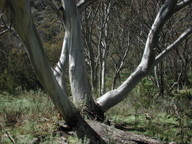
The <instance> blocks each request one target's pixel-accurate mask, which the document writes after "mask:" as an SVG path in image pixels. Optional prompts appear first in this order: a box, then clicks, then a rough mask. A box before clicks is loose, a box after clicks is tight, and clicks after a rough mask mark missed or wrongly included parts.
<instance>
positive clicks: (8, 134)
mask: <svg viewBox="0 0 192 144" xmlns="http://www.w3.org/2000/svg"><path fill="white" fill-rule="evenodd" d="M5 133H6V135H7V137H8V138H9V139H10V141H11V142H12V143H13V144H16V142H15V140H14V139H13V137H12V136H11V134H10V133H9V132H8V131H5Z"/></svg>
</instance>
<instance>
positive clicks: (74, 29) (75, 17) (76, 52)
mask: <svg viewBox="0 0 192 144" xmlns="http://www.w3.org/2000/svg"><path fill="white" fill-rule="evenodd" d="M62 3H63V7H64V13H65V35H66V37H68V47H69V76H70V85H71V92H72V96H73V100H74V103H75V104H76V106H77V107H79V106H80V107H81V106H84V105H86V106H88V107H89V108H90V109H93V107H94V101H93V99H92V96H91V88H90V84H89V81H88V75H87V71H86V65H85V58H84V54H83V45H82V34H81V25H80V18H79V12H78V9H77V7H76V4H75V1H74V0H71V1H70V0H62Z"/></svg>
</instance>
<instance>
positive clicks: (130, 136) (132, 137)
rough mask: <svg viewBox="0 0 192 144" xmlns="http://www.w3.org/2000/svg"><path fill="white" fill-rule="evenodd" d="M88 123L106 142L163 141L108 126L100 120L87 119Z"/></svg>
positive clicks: (156, 143)
mask: <svg viewBox="0 0 192 144" xmlns="http://www.w3.org/2000/svg"><path fill="white" fill-rule="evenodd" d="M87 123H88V124H89V125H90V126H91V127H92V128H93V129H94V130H95V131H96V132H97V133H98V134H99V135H100V136H101V137H102V138H103V139H104V140H105V141H106V143H116V144H160V143H161V142H160V141H158V140H155V139H153V138H150V137H147V136H144V135H140V134H135V133H132V132H125V131H122V130H119V129H117V128H115V127H111V126H108V125H106V124H104V123H100V122H98V121H93V120H87Z"/></svg>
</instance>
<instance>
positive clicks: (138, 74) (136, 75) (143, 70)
mask: <svg viewBox="0 0 192 144" xmlns="http://www.w3.org/2000/svg"><path fill="white" fill-rule="evenodd" d="M176 8H177V1H175V0H169V1H167V2H166V3H165V4H164V5H163V6H162V7H161V9H160V10H159V12H158V14H157V16H156V19H155V21H154V23H153V25H152V27H151V30H150V32H149V34H148V37H147V41H146V44H145V49H144V53H143V57H142V60H141V62H140V64H139V65H138V67H137V68H136V70H135V71H134V72H133V73H132V74H131V75H130V76H129V77H128V78H127V80H126V81H124V82H123V84H121V85H120V86H119V87H118V88H117V89H114V90H112V91H109V92H107V93H105V94H104V95H103V96H101V97H100V98H98V99H97V103H98V105H99V106H100V108H101V109H102V110H103V111H104V112H105V111H107V110H108V109H110V108H111V107H113V106H114V105H116V104H117V103H119V102H120V101H122V100H123V99H124V98H125V97H127V95H128V94H129V93H130V91H131V90H132V89H133V88H134V87H135V86H136V85H137V84H138V82H140V80H141V79H142V78H143V77H145V76H146V75H147V74H148V72H149V71H150V70H151V68H152V67H153V66H154V62H155V52H156V48H157V44H158V38H159V37H158V35H159V33H160V31H161V29H162V27H163V25H164V23H165V22H166V20H168V18H169V17H170V16H172V15H173V14H174V12H176ZM180 41H182V39H181V40H180ZM175 47H176V46H175Z"/></svg>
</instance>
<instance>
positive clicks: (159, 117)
mask: <svg viewBox="0 0 192 144" xmlns="http://www.w3.org/2000/svg"><path fill="white" fill-rule="evenodd" d="M191 92H192V91H191V90H186V91H185V90H182V91H180V92H178V93H177V94H176V95H175V97H174V100H175V105H176V106H177V107H176V108H177V109H173V108H174V105H173V106H172V105H170V106H172V107H170V109H173V110H172V112H169V113H168V112H167V111H165V110H162V108H163V107H165V105H164V104H163V103H162V104H159V107H155V106H152V107H149V106H148V107H146V106H144V105H143V103H141V102H140V101H139V100H138V97H139V96H138V97H134V98H132V99H131V98H128V99H126V100H124V101H123V102H121V103H120V104H118V105H117V106H115V107H113V108H112V109H111V110H109V112H107V113H106V122H107V121H110V123H111V125H114V126H115V127H118V128H120V129H123V130H125V131H131V132H135V133H141V134H144V135H147V136H150V137H154V138H156V139H159V140H161V141H162V142H164V143H168V142H170V141H175V142H178V143H192V132H191V128H192V116H191V115H187V114H191V112H192V111H191V108H187V107H186V104H185V103H187V102H188V101H187V99H188V98H189V97H191V94H192V93H191ZM132 95H136V94H134V92H133V93H132ZM178 101H179V102H180V104H179V105H178V104H177V102H178ZM166 102H167V101H166ZM182 102H183V103H182ZM172 103H173V102H172ZM172 103H171V104H172ZM154 105H155V103H154ZM182 105H185V107H184V106H183V107H181V106H182ZM159 108H161V109H159ZM176 113H177V114H176ZM59 121H61V119H60V118H59V117H58V112H57V110H56V109H55V107H54V105H53V104H52V102H51V100H50V99H49V98H48V96H47V95H46V94H45V93H43V92H42V91H40V90H39V91H36V92H34V91H29V92H25V91H22V92H19V93H18V95H10V94H8V93H2V94H0V143H2V144H12V142H11V138H12V139H13V140H14V141H15V143H17V144H35V143H36V144H38V143H39V144H57V143H59V142H66V143H69V144H78V143H79V144H80V143H81V142H80V140H79V139H78V138H77V137H76V136H74V135H71V136H63V135H62V134H61V133H59V132H58V126H57V124H58V122H59ZM9 136H10V137H9ZM84 143H86V141H85V142H84Z"/></svg>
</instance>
